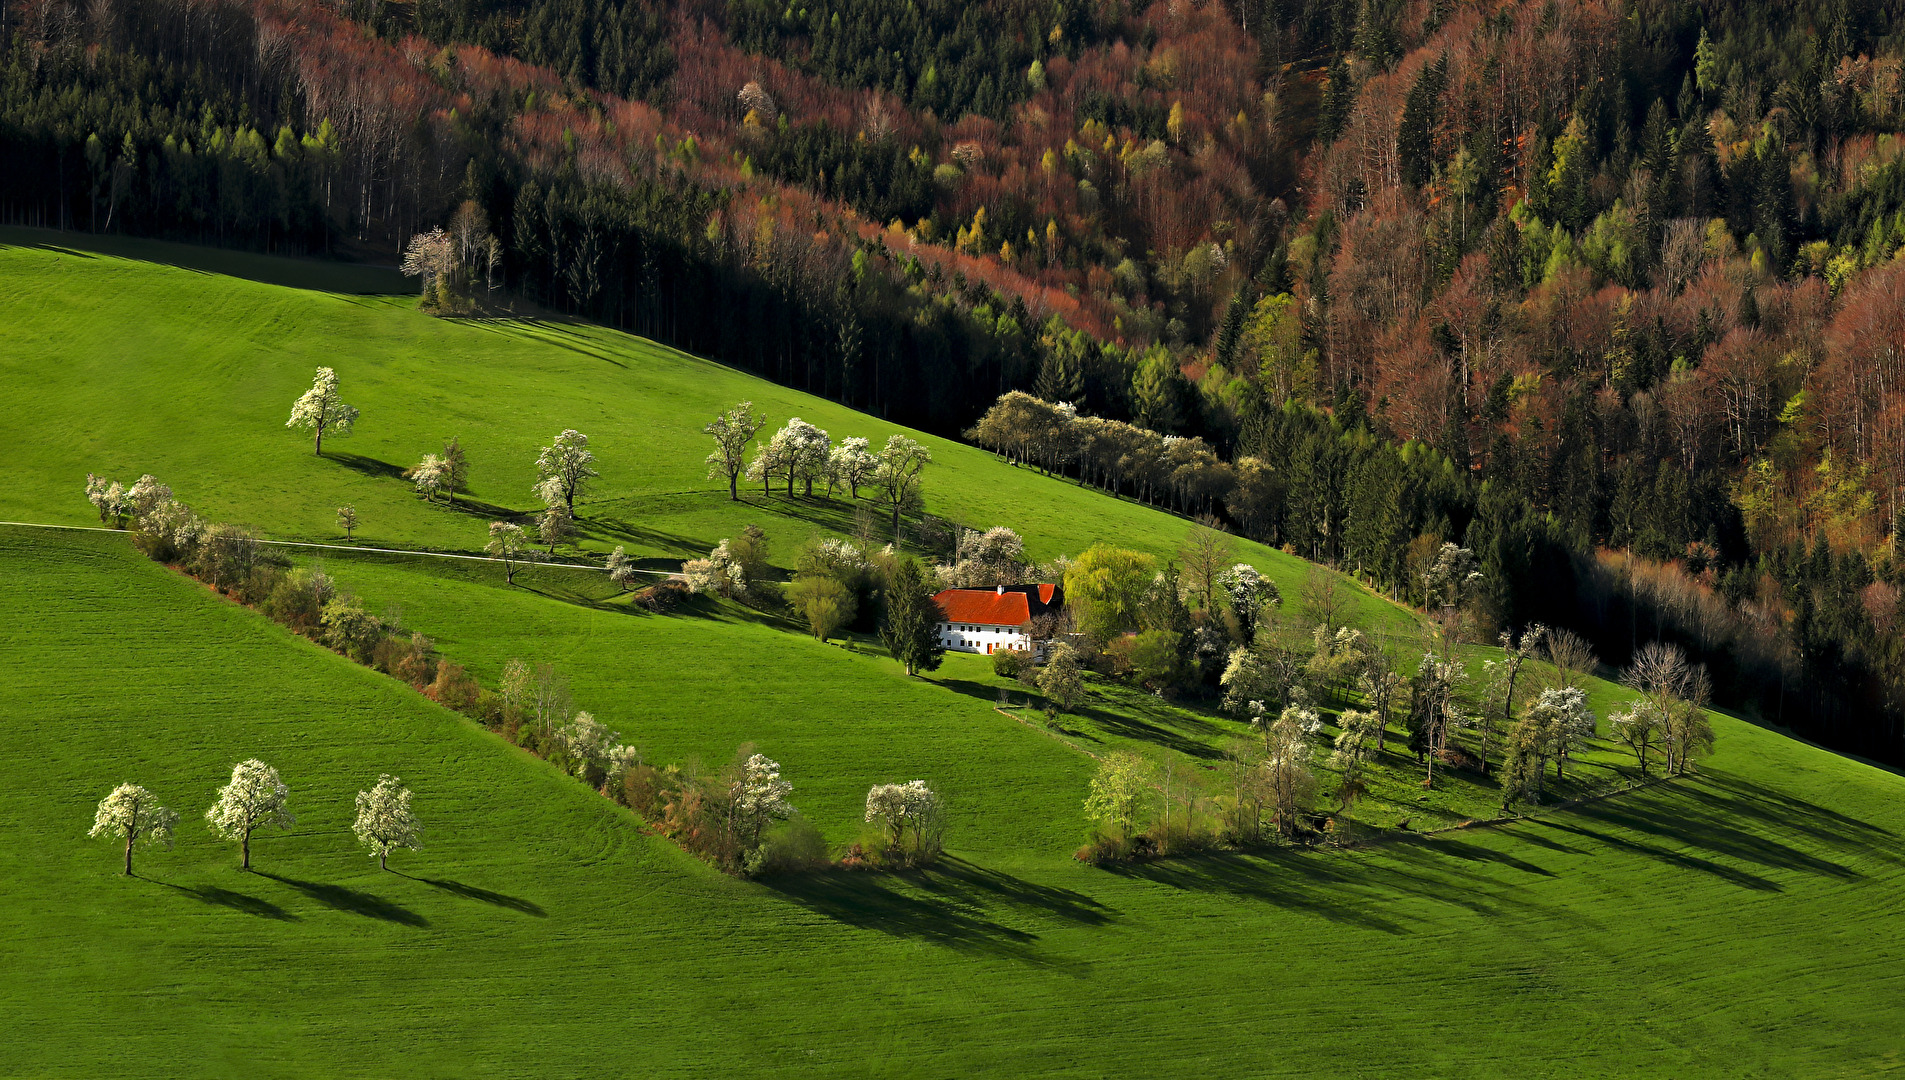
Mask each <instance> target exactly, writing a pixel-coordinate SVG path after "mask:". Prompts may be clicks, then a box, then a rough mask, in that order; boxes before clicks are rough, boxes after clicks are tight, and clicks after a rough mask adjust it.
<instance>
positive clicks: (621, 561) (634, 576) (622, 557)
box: [608, 544, 642, 592]
mask: <svg viewBox="0 0 1905 1080" xmlns="http://www.w3.org/2000/svg"><path fill="white" fill-rule="evenodd" d="M608 571H609V580H610V581H613V582H614V583H615V584H616V585H617V586H618V587H620V588H621V589H622V590H623V591H624V592H627V591H629V590H631V589H633V588H635V583H636V582H638V581H640V580H641V579H642V577H641V575H642V571H641V568H640V567H638V566H636V565H635V560H634V559H631V558H629V557H628V549H626V548H624V547H623V546H622V545H620V544H617V545H615V550H614V551H611V552H609V559H608Z"/></svg>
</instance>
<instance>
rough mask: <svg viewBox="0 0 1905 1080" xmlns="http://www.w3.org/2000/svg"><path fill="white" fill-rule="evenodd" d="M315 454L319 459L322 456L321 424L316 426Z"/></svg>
mask: <svg viewBox="0 0 1905 1080" xmlns="http://www.w3.org/2000/svg"><path fill="white" fill-rule="evenodd" d="M315 452H316V454H317V456H319V457H323V456H324V425H323V424H319V425H318V426H317V449H316V451H315Z"/></svg>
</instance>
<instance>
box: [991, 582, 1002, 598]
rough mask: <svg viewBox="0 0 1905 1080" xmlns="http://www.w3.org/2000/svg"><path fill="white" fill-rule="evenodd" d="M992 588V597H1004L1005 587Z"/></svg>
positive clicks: (995, 586) (996, 586)
mask: <svg viewBox="0 0 1905 1080" xmlns="http://www.w3.org/2000/svg"><path fill="white" fill-rule="evenodd" d="M992 588H993V589H994V590H995V591H994V592H993V595H994V596H1004V595H1005V586H1004V585H994V586H993V587H992Z"/></svg>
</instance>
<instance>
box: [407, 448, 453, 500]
mask: <svg viewBox="0 0 1905 1080" xmlns="http://www.w3.org/2000/svg"><path fill="white" fill-rule="evenodd" d="M405 475H407V476H409V477H410V480H411V482H412V483H414V484H416V486H417V494H419V495H421V496H423V497H424V498H426V499H429V500H430V501H431V502H435V501H437V496H438V495H441V494H443V492H444V491H445V490H446V489H447V487H448V486H449V482H450V468H449V466H448V465H447V464H446V463H445V462H444V460H443V459H442V458H440V457H438V456H437V455H435V454H425V455H423V460H422V461H420V462H418V463H417V464H415V465H413V466H411V467H410V471H409V472H408V473H406V474H405Z"/></svg>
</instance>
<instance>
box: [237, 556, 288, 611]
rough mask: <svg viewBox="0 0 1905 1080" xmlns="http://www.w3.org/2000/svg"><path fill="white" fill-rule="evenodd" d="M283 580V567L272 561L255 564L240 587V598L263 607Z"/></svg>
mask: <svg viewBox="0 0 1905 1080" xmlns="http://www.w3.org/2000/svg"><path fill="white" fill-rule="evenodd" d="M283 580H284V569H283V568H282V567H279V566H276V565H273V564H271V563H265V564H261V565H259V566H254V567H252V568H251V573H250V574H249V575H247V576H246V578H245V582H244V584H242V585H240V586H239V587H238V592H237V596H238V599H239V601H240V602H242V603H245V604H248V605H250V606H252V607H263V606H264V603H265V601H266V600H268V599H269V598H270V597H271V593H272V591H273V590H275V589H277V587H278V583H279V582H280V581H283Z"/></svg>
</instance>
